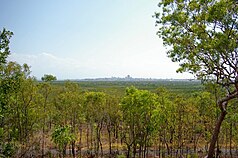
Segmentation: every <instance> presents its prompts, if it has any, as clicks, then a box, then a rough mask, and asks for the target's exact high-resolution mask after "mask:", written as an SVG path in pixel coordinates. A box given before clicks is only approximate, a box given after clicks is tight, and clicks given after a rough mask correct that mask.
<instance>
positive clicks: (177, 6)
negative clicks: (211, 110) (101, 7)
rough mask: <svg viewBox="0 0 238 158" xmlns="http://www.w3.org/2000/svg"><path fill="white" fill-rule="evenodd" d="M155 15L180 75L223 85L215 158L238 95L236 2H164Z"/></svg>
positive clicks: (214, 141)
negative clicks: (194, 75) (229, 114)
mask: <svg viewBox="0 0 238 158" xmlns="http://www.w3.org/2000/svg"><path fill="white" fill-rule="evenodd" d="M159 7H160V12H159V13H156V14H155V17H156V19H157V21H156V23H157V24H158V26H159V31H158V35H159V36H160V37H162V39H163V41H164V45H165V46H169V47H168V51H167V54H168V56H169V57H170V58H171V59H172V61H174V62H179V63H180V68H179V69H178V70H177V71H178V72H185V71H188V72H191V73H193V74H196V75H197V77H198V78H199V79H202V80H204V81H206V80H211V81H213V82H214V83H216V84H219V85H222V86H223V88H225V89H226V90H227V94H226V95H224V96H223V97H220V98H219V101H218V107H219V108H220V116H219V118H218V120H217V123H216V125H215V128H214V132H213V136H212V139H211V143H210V147H209V152H208V158H211V157H213V155H214V149H215V144H216V141H217V139H218V135H219V131H220V127H221V124H222V121H223V120H224V118H225V116H226V114H227V111H226V108H227V105H228V102H229V101H230V100H232V99H234V98H236V97H237V95H238V70H237V69H238V68H237V67H238V43H237V37H238V4H237V1H235V0H207V1H203V0H185V1H177V0H162V1H161V2H160V3H159Z"/></svg>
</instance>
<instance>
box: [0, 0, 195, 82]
mask: <svg viewBox="0 0 238 158" xmlns="http://www.w3.org/2000/svg"><path fill="white" fill-rule="evenodd" d="M158 3H159V1H156V0H152V1H148V0H130V1H128V0H113V1H111V0H103V1H86V0H70V1H65V0H51V1H49V0H35V1H31V0H21V1H18V0H11V1H9V0H2V1H1V6H2V7H1V14H0V19H1V23H0V29H2V28H3V27H5V28H6V29H8V30H10V31H12V32H13V33H14V36H13V37H12V39H11V44H10V49H11V55H10V57H9V60H13V61H17V62H18V63H20V64H23V63H27V64H28V65H30V66H31V71H32V75H34V76H36V77H37V78H38V79H40V78H41V77H42V76H43V75H44V74H53V75H55V76H56V77H57V78H58V79H83V78H103V77H113V76H114V77H125V76H127V75H128V74H129V75H130V76H132V77H135V78H162V79H166V78H168V79H169V78H175V79H187V78H193V75H191V74H188V73H183V74H178V73H176V69H177V68H178V63H173V62H172V61H171V60H170V59H169V58H168V57H167V56H166V49H165V48H164V47H163V43H162V40H161V39H159V37H158V36H157V35H156V32H157V31H158V28H156V27H155V19H154V18H152V15H153V14H154V12H156V11H158V10H159V8H158V7H157V4H158Z"/></svg>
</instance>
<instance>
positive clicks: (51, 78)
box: [41, 74, 57, 82]
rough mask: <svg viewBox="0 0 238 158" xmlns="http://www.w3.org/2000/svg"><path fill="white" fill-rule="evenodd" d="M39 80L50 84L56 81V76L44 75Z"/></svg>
mask: <svg viewBox="0 0 238 158" xmlns="http://www.w3.org/2000/svg"><path fill="white" fill-rule="evenodd" d="M41 80H42V81H44V82H51V81H56V80H57V78H56V76H53V75H47V74H45V75H44V76H43V77H42V78H41Z"/></svg>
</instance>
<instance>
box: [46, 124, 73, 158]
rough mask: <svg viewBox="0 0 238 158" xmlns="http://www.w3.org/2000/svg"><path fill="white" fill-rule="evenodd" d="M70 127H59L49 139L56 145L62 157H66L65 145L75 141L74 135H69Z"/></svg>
mask: <svg viewBox="0 0 238 158" xmlns="http://www.w3.org/2000/svg"><path fill="white" fill-rule="evenodd" d="M70 128H71V127H70V126H59V127H57V128H55V130H54V131H53V133H52V135H51V137H52V140H53V142H54V143H55V144H56V145H58V148H59V150H60V151H61V152H62V154H63V157H65V155H66V147H67V145H68V144H69V143H70V142H71V141H73V140H75V139H76V138H75V135H73V134H72V133H71V130H70Z"/></svg>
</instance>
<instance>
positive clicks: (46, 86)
mask: <svg viewBox="0 0 238 158" xmlns="http://www.w3.org/2000/svg"><path fill="white" fill-rule="evenodd" d="M41 80H42V81H43V82H42V83H40V93H41V94H42V99H43V100H42V104H43V105H42V108H43V109H42V118H43V121H42V123H43V125H42V147H41V148H42V155H41V156H42V157H44V155H45V150H44V149H45V133H46V127H45V126H46V124H47V121H48V122H49V121H51V120H50V119H47V118H49V117H50V116H51V115H50V112H51V111H52V108H49V104H50V103H49V102H50V101H49V100H50V94H51V93H52V85H51V84H50V83H51V82H52V81H55V80H56V77H55V76H53V75H47V74H45V75H44V76H43V77H42V78H41ZM51 102H52V101H51Z"/></svg>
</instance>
